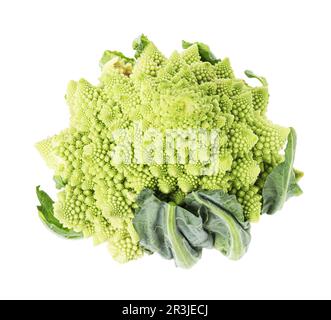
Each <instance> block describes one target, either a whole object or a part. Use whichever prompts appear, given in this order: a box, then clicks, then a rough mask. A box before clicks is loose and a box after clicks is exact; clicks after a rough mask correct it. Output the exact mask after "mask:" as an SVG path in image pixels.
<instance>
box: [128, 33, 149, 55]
mask: <svg viewBox="0 0 331 320" xmlns="http://www.w3.org/2000/svg"><path fill="white" fill-rule="evenodd" d="M149 43H150V41H149V39H148V38H147V37H146V36H145V35H144V34H142V35H141V36H139V37H138V38H137V39H135V40H134V41H133V43H132V48H133V50H135V51H136V53H135V55H134V57H135V58H136V59H138V58H139V57H140V56H141V54H142V52H143V51H144V50H145V48H146V47H147V45H148V44H149Z"/></svg>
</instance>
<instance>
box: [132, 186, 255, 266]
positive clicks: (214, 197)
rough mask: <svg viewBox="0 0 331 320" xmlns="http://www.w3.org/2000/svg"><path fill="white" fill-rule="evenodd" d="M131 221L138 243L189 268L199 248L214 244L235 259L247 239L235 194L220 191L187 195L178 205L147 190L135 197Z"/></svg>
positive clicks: (246, 228)
mask: <svg viewBox="0 0 331 320" xmlns="http://www.w3.org/2000/svg"><path fill="white" fill-rule="evenodd" d="M137 202H138V205H139V209H138V210H137V214H136V216H135V218H134V220H133V224H134V227H135V229H136V231H137V233H138V235H139V237H140V245H141V246H142V247H143V248H144V249H145V250H147V251H148V252H157V253H159V254H160V255H161V256H162V257H164V258H166V259H174V260H175V262H176V265H177V266H180V267H183V268H189V267H191V266H193V265H194V264H195V263H196V262H197V261H198V260H199V259H200V257H201V252H202V249H203V248H211V247H215V248H216V249H217V250H219V251H221V252H222V253H223V254H225V255H226V256H227V257H229V258H230V259H239V258H240V257H241V256H242V255H243V254H244V253H245V252H246V251H247V247H248V245H249V242H250V234H249V224H248V223H247V222H244V215H243V211H242V207H241V206H240V204H239V203H238V202H237V200H236V198H235V196H230V195H227V194H225V193H223V192H222V191H211V192H207V191H201V192H192V193H191V194H189V195H188V196H187V197H186V198H185V200H184V202H183V205H182V206H178V205H175V204H172V203H168V202H164V201H161V200H160V199H158V198H157V197H156V196H155V195H154V194H153V191H151V190H144V191H143V192H142V193H141V194H140V196H139V197H138V201H137Z"/></svg>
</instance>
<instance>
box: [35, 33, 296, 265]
mask: <svg viewBox="0 0 331 320" xmlns="http://www.w3.org/2000/svg"><path fill="white" fill-rule="evenodd" d="M183 47H184V50H183V51H182V52H177V51H175V52H174V53H173V54H171V55H170V57H168V58H167V57H165V56H164V55H163V54H162V53H161V52H160V51H159V50H158V48H157V47H156V46H155V44H154V43H153V42H151V41H149V39H148V38H147V37H146V36H144V35H142V36H141V37H139V38H138V39H136V40H135V41H134V43H133V48H134V50H135V57H134V58H128V57H126V56H125V55H123V54H122V53H120V52H118V51H106V52H105V53H104V54H103V56H102V58H101V60H100V67H101V75H100V78H99V83H98V84H96V85H93V84H91V83H90V82H88V81H87V80H85V79H81V80H79V81H71V82H69V84H68V88H67V92H66V95H65V99H66V102H67V104H68V107H69V111H70V126H69V128H67V129H64V130H63V131H62V132H60V133H59V134H57V135H55V136H53V137H50V138H48V139H46V140H43V141H41V142H39V143H37V145H36V147H37V149H38V150H39V152H40V154H41V155H42V157H43V158H44V160H45V161H46V163H47V165H48V166H49V167H50V168H51V169H53V170H54V180H55V182H56V186H57V188H58V189H60V190H59V193H58V197H57V200H56V201H55V203H54V202H53V201H52V200H51V199H50V198H49V197H48V196H47V194H46V193H45V192H43V191H41V190H40V189H39V187H38V189H37V191H38V197H39V200H40V202H41V206H39V207H38V209H39V214H40V216H41V217H42V219H43V220H44V222H45V223H46V224H48V225H49V226H50V227H51V228H52V229H53V230H54V231H57V232H58V233H62V235H64V236H65V237H67V238H76V237H80V236H82V237H91V238H93V240H94V242H95V243H96V244H100V243H103V242H108V244H109V250H110V252H111V254H112V256H113V257H114V259H116V260H118V261H120V262H127V261H129V260H133V259H136V258H139V257H141V256H143V254H144V252H148V253H153V252H158V253H159V254H161V255H162V256H163V257H165V258H167V259H171V258H173V259H174V260H175V262H176V264H177V265H178V266H181V267H190V266H192V265H193V264H194V263H195V262H196V261H197V259H198V258H199V257H200V256H201V251H202V249H203V248H216V249H217V250H219V251H221V252H222V253H223V254H225V255H226V256H228V257H229V258H232V259H238V258H240V257H241V256H242V255H243V254H244V253H245V252H246V250H247V247H248V244H249V242H250V234H249V231H250V230H249V229H250V223H251V222H257V221H258V220H259V218H260V216H261V214H262V213H273V212H275V211H276V210H278V209H280V208H281V207H282V205H283V202H284V201H285V200H286V199H287V198H288V197H290V196H293V195H298V194H300V193H301V189H300V187H299V186H298V185H297V181H298V179H299V178H300V177H301V175H302V174H301V172H299V171H297V170H294V169H293V167H292V166H293V160H294V148H295V142H296V141H295V132H294V130H293V129H292V128H285V127H281V126H279V125H276V124H274V123H272V122H271V121H270V120H268V119H267V117H266V111H267V105H268V100H269V93H268V84H267V81H266V80H265V78H263V77H259V76H256V75H255V74H254V73H253V72H251V71H246V75H247V77H249V78H255V80H254V79H253V80H250V81H252V82H254V81H256V80H258V81H259V84H258V86H252V85H250V84H248V83H247V82H246V80H242V79H239V78H237V77H236V76H235V73H234V71H233V69H232V67H231V64H230V60H229V59H228V58H225V59H222V60H221V59H217V58H216V57H215V56H214V55H213V54H212V53H211V51H210V50H209V47H208V46H206V45H204V44H202V43H188V42H185V41H184V42H183ZM285 147H286V150H285V153H284V149H285ZM280 180H281V181H280ZM280 186H282V187H280ZM156 229H158V230H159V231H158V232H157V231H155V230H156Z"/></svg>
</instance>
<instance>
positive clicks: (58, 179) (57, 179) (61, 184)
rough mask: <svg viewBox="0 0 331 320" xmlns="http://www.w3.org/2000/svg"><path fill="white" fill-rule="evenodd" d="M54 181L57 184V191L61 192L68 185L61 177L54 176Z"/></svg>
mask: <svg viewBox="0 0 331 320" xmlns="http://www.w3.org/2000/svg"><path fill="white" fill-rule="evenodd" d="M53 180H54V182H55V186H56V189H59V190H60V189H63V188H64V187H65V186H66V184H67V182H66V181H65V180H63V179H62V177H61V176H54V177H53Z"/></svg>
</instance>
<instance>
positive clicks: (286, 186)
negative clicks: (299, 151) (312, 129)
mask: <svg viewBox="0 0 331 320" xmlns="http://www.w3.org/2000/svg"><path fill="white" fill-rule="evenodd" d="M295 148H296V133H295V130H294V129H293V128H291V130H290V133H289V135H288V138H287V146H286V149H285V160H284V161H283V162H282V163H280V164H279V165H278V166H276V167H275V168H274V169H273V171H272V172H271V173H270V174H269V176H268V177H267V179H266V182H265V185H264V187H263V190H262V196H263V208H262V211H263V212H264V213H267V214H273V213H275V212H276V211H278V210H280V209H281V208H282V207H283V205H284V203H285V201H286V200H287V199H288V198H290V197H293V196H298V195H300V194H301V193H302V190H301V188H300V187H299V185H298V183H297V181H298V180H299V179H300V178H301V176H302V175H303V174H302V173H301V172H300V171H297V170H296V171H295V170H294V169H293V163H294V158H295Z"/></svg>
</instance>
